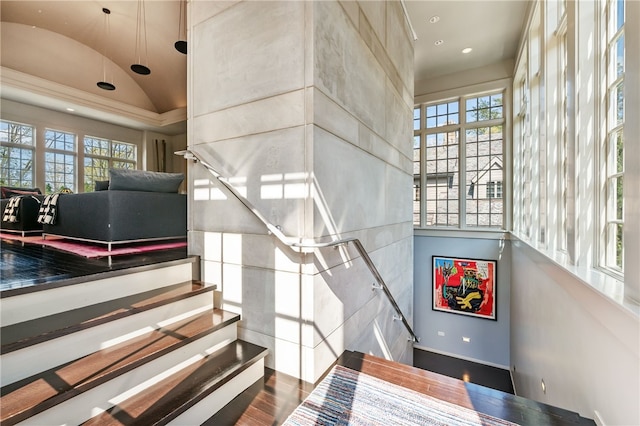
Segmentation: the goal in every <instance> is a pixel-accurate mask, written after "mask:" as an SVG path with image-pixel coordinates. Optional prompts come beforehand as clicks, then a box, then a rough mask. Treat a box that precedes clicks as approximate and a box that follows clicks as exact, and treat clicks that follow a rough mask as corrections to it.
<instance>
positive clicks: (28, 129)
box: [0, 120, 35, 188]
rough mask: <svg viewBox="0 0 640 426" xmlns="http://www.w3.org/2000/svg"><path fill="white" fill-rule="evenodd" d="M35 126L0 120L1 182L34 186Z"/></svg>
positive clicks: (11, 184)
mask: <svg viewBox="0 0 640 426" xmlns="http://www.w3.org/2000/svg"><path fill="white" fill-rule="evenodd" d="M34 153H35V130H34V128H33V126H29V125H26V124H19V123H13V122H11V121H4V120H2V121H0V183H1V184H2V185H7V186H19V187H24V188H33V187H34V175H33V170H34V167H33V159H34Z"/></svg>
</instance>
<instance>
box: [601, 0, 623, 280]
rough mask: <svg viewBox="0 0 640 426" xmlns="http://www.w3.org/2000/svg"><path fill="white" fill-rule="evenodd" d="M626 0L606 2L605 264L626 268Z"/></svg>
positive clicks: (617, 270) (615, 268)
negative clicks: (624, 194) (624, 186)
mask: <svg viewBox="0 0 640 426" xmlns="http://www.w3.org/2000/svg"><path fill="white" fill-rule="evenodd" d="M624 11H625V2H624V0H608V2H607V29H606V35H607V46H606V51H605V57H606V66H607V68H606V81H607V87H606V95H605V111H606V123H607V134H606V137H605V140H604V141H603V143H604V155H605V158H606V172H605V182H604V184H605V185H604V188H605V211H606V213H605V216H606V219H605V223H604V240H605V242H604V252H605V256H604V265H602V266H604V267H605V268H607V269H611V270H613V271H616V272H620V273H622V272H623V271H624V263H623V259H624V197H623V192H622V189H623V182H624V137H623V130H624V119H625V117H624V104H625V99H624V71H625V66H624V56H625V44H624V16H625V14H624Z"/></svg>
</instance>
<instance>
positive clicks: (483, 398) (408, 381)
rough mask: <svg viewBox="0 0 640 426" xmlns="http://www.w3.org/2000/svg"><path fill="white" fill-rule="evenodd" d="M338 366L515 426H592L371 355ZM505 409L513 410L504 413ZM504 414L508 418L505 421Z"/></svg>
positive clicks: (565, 413)
mask: <svg viewBox="0 0 640 426" xmlns="http://www.w3.org/2000/svg"><path fill="white" fill-rule="evenodd" d="M338 363H339V364H340V365H343V366H345V367H348V368H351V369H353V370H356V371H360V372H363V373H365V374H368V375H370V376H373V377H377V378H379V379H381V380H384V381H387V382H389V383H393V384H395V385H398V386H403V387H405V388H407V389H411V390H413V391H416V392H419V393H422V394H424V395H429V396H432V397H435V398H438V399H441V400H445V401H447V402H451V403H453V404H457V405H461V406H463V407H466V408H469V409H472V410H476V411H480V412H483V413H485V414H488V415H491V416H495V417H499V418H502V419H504V420H509V421H512V422H516V423H522V422H524V423H525V424H554V425H574V424H585V421H586V422H590V423H591V424H593V422H592V421H589V420H588V419H585V418H583V417H581V416H580V415H579V414H578V413H575V412H573V411H569V410H565V409H563V408H559V407H554V406H551V405H548V404H544V403H541V402H537V401H533V400H530V399H527V398H523V397H519V396H516V395H512V394H509V393H506V392H502V391H499V390H495V389H491V388H487V387H484V386H480V385H476V384H473V383H468V382H464V381H462V380H458V379H454V378H452V377H447V376H443V375H442V374H438V373H434V372H431V371H427V370H422V369H420V368H417V367H412V366H409V365H406V364H401V363H397V362H393V361H389V360H386V359H383V358H378V357H375V356H372V355H367V354H362V353H359V352H350V353H345V354H343V356H342V357H341V358H340V359H339V360H338ZM505 406H511V407H513V408H514V409H510V410H505ZM505 413H510V415H511V416H512V417H508V416H507V417H505Z"/></svg>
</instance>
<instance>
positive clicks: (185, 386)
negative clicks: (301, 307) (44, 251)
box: [0, 259, 267, 426]
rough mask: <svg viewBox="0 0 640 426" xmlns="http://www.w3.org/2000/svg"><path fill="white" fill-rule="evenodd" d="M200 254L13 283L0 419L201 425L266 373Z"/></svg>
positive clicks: (259, 351) (260, 353)
mask: <svg viewBox="0 0 640 426" xmlns="http://www.w3.org/2000/svg"><path fill="white" fill-rule="evenodd" d="M192 262H193V260H192V259H185V261H184V262H180V261H178V262H176V261H173V262H170V263H168V264H160V265H156V266H155V267H153V268H149V267H146V268H144V270H141V271H136V270H135V269H133V270H129V271H127V272H120V273H117V274H111V275H109V276H105V277H98V278H97V279H96V278H95V277H94V278H93V279H91V280H87V281H84V282H81V283H77V282H74V283H72V285H65V283H60V282H58V283H56V284H55V285H53V286H46V285H43V286H36V287H34V288H30V289H28V290H25V291H18V292H9V293H8V294H3V295H2V299H1V300H0V307H1V310H2V312H1V315H2V329H1V330H0V336H1V339H2V342H1V343H2V345H1V354H0V366H1V381H2V388H1V396H0V424H1V425H2V426H4V425H14V424H25V425H26V424H34V425H54V424H70V425H71V424H91V425H97V424H100V425H102V424H114V425H116V424H117V425H133V424H139V425H156V424H158V425H159V424H172V423H173V424H180V425H186V424H189V425H197V424H202V423H204V422H205V421H206V420H207V419H209V418H210V417H211V416H212V415H214V414H215V413H216V412H217V411H218V410H219V409H221V408H222V407H224V406H225V405H226V404H227V403H228V402H229V401H231V400H232V399H233V398H234V397H235V396H237V395H238V394H240V393H241V392H243V391H244V390H245V389H247V388H248V387H249V386H251V385H252V384H253V383H255V382H256V381H258V380H260V379H262V377H263V376H264V357H265V356H266V353H267V350H266V349H264V348H261V347H258V346H256V345H253V344H251V343H248V342H244V341H240V340H238V339H237V324H236V322H237V321H238V320H239V319H240V317H239V315H237V314H233V313H229V312H225V311H222V310H220V309H217V308H214V306H213V287H205V286H203V285H202V284H201V283H199V282H197V281H193V280H192V275H191V271H192V265H191V263H192ZM3 293H4V292H3Z"/></svg>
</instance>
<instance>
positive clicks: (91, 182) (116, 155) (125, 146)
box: [84, 136, 136, 192]
mask: <svg viewBox="0 0 640 426" xmlns="http://www.w3.org/2000/svg"><path fill="white" fill-rule="evenodd" d="M110 168H114V169H135V168H136V146H135V145H134V144H130V143H125V142H117V141H112V140H109V139H101V138H95V137H91V136H86V137H85V138H84V190H85V192H89V191H93V190H94V188H95V182H96V181H99V180H109V169H110Z"/></svg>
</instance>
